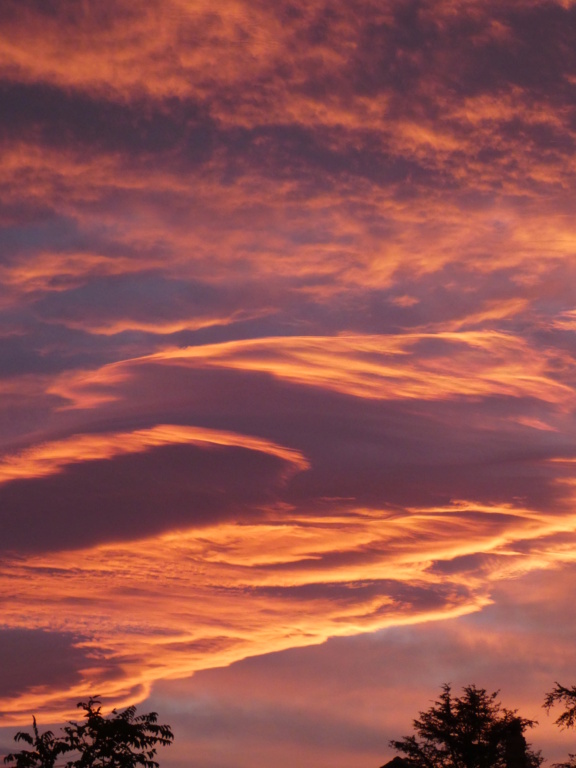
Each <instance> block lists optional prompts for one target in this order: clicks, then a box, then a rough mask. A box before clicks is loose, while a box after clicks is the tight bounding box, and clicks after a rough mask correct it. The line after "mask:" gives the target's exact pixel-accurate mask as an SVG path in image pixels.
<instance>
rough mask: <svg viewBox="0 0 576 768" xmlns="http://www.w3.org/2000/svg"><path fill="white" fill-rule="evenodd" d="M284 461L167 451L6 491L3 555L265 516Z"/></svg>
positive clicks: (0, 502)
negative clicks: (11, 552)
mask: <svg viewBox="0 0 576 768" xmlns="http://www.w3.org/2000/svg"><path fill="white" fill-rule="evenodd" d="M284 469H285V464H284V462H282V461H280V460H278V459H277V458H275V457H272V456H268V455H265V454H262V453H257V452H254V451H249V450H246V449H240V448H226V449H223V448H219V447H212V446H211V447H209V448H208V449H201V448H197V447H193V446H192V447H190V446H166V447H161V448H156V449H155V450H153V451H150V452H148V453H143V454H136V455H127V456H126V455H124V456H120V457H116V458H115V459H114V460H105V461H91V462H86V463H83V464H76V465H72V466H69V467H68V468H67V469H66V471H65V472H63V473H61V474H57V475H53V476H50V477H46V478H41V479H31V480H25V481H14V482H11V483H8V484H6V485H3V486H0V509H1V511H0V520H1V524H0V525H1V528H2V541H1V544H0V546H1V547H2V549H3V550H4V551H15V550H17V551H25V552H41V551H54V550H65V549H74V548H79V547H85V546H91V545H94V544H98V543H104V542H110V541H125V540H131V539H139V538H144V537H146V536H149V535H152V534H159V533H162V532H164V531H168V530H171V529H174V528H179V527H182V528H193V527H196V526H204V525H208V524H214V523H216V522H218V521H222V520H229V519H234V520H238V519H248V518H250V517H253V516H255V515H256V516H257V515H259V513H260V512H259V510H260V507H261V506H264V505H266V504H269V503H273V502H274V500H275V493H276V492H277V485H278V482H279V475H280V474H281V473H282V471H283V470H284Z"/></svg>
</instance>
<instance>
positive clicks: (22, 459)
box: [0, 424, 308, 484]
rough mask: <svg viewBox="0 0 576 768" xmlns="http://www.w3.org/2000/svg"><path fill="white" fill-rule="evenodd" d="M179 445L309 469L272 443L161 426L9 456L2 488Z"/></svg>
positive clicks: (0, 470)
mask: <svg viewBox="0 0 576 768" xmlns="http://www.w3.org/2000/svg"><path fill="white" fill-rule="evenodd" d="M178 444H189V445H200V446H205V445H222V446H234V447H239V448H247V449H248V450H253V451H263V452H264V453H269V454H271V455H272V456H277V457H278V458H280V459H282V460H283V461H286V462H288V463H290V464H292V465H294V467H295V468H297V469H299V470H303V469H306V468H307V466H308V464H307V462H306V459H305V458H304V457H303V456H302V454H300V453H299V452H298V451H295V450H292V449H290V448H285V447H283V446H280V445H276V444H275V443H272V442H270V441H269V440H263V439H261V438H257V437H250V436H248V435H237V434H234V433H232V432H225V431H222V430H215V429H206V428H201V427H186V426H177V425H174V424H159V425H157V426H155V427H152V428H151V429H141V430H136V431H134V432H123V433H122V432H108V433H96V434H84V435H74V436H72V437H69V438H66V439H64V440H57V441H53V442H49V443H42V444H40V445H36V446H34V447H33V448H28V449H25V450H23V451H21V452H19V453H17V454H12V455H5V456H4V457H3V458H2V459H0V484H1V483H7V482H10V481H12V480H21V479H24V478H32V477H46V476H48V475H53V474H56V473H58V472H62V471H63V470H64V468H65V467H66V466H69V465H71V464H76V463H78V462H84V461H97V460H101V459H112V458H114V457H115V456H121V455H122V454H127V453H139V452H142V451H148V450H151V449H152V448H157V447H159V446H162V445H178Z"/></svg>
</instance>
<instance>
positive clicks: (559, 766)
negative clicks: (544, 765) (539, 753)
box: [543, 683, 576, 768]
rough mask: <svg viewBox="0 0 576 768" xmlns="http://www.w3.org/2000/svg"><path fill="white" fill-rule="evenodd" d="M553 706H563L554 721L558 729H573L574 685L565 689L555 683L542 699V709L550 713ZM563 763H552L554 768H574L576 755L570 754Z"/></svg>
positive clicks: (575, 717) (575, 695)
mask: <svg viewBox="0 0 576 768" xmlns="http://www.w3.org/2000/svg"><path fill="white" fill-rule="evenodd" d="M555 704H563V705H564V706H565V709H564V711H563V712H562V714H561V715H559V717H557V718H556V720H555V721H554V723H555V725H559V726H560V728H574V727H575V726H576V685H573V686H571V687H570V688H566V687H565V686H563V685H560V683H555V684H554V688H553V689H552V690H551V691H550V693H547V694H546V698H545V699H544V704H543V706H544V708H545V709H546V711H547V712H550V710H551V709H552V707H553V706H554V705H555ZM568 757H569V759H568V760H567V761H566V762H565V763H554V768H576V754H572V753H570V754H569V755H568Z"/></svg>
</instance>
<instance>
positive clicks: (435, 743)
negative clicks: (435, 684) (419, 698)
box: [390, 685, 542, 768]
mask: <svg viewBox="0 0 576 768" xmlns="http://www.w3.org/2000/svg"><path fill="white" fill-rule="evenodd" d="M497 698H498V691H496V692H495V693H487V692H486V690H485V689H484V688H476V686H474V685H468V686H466V687H465V688H464V692H463V695H462V696H461V697H459V698H458V697H455V696H453V695H452V690H451V687H450V685H444V686H443V687H442V693H441V695H440V698H439V699H438V701H436V702H434V704H433V705H432V706H431V707H430V709H428V710H426V711H425V712H420V716H419V718H418V719H416V720H414V723H413V725H414V729H415V731H416V734H415V735H413V736H406V737H404V738H403V739H401V740H400V741H391V742H390V745H391V746H392V747H394V749H396V750H398V752H401V753H403V754H404V755H405V757H404V763H405V764H406V765H407V766H411V767H413V768H538V766H539V765H540V764H541V763H542V757H541V756H540V753H539V752H535V751H533V750H532V749H530V748H529V747H528V745H527V744H526V740H525V738H524V731H525V730H526V729H527V728H531V727H532V726H533V725H535V722H534V721H533V720H527V719H526V718H523V717H519V716H518V715H517V714H516V710H509V709H504V708H503V707H502V706H501V705H500V702H499V701H498V700H497Z"/></svg>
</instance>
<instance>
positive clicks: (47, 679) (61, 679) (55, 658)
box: [0, 629, 93, 697]
mask: <svg viewBox="0 0 576 768" xmlns="http://www.w3.org/2000/svg"><path fill="white" fill-rule="evenodd" d="M79 639H80V638H78V637H76V636H74V635H72V634H69V633H65V632H48V631H44V630H40V629H38V630H33V629H0V658H1V659H2V663H1V664H0V690H2V695H3V696H6V697H10V696H17V695H19V694H22V693H24V692H25V691H27V690H28V689H30V688H35V687H40V686H48V687H51V686H55V685H62V686H67V685H69V686H72V685H76V684H78V683H79V682H80V681H81V679H82V675H81V670H82V669H83V667H85V666H86V665H87V664H88V659H89V657H90V653H91V652H90V651H88V650H87V649H83V648H78V647H77V643H78V640H79ZM92 655H93V652H92Z"/></svg>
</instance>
